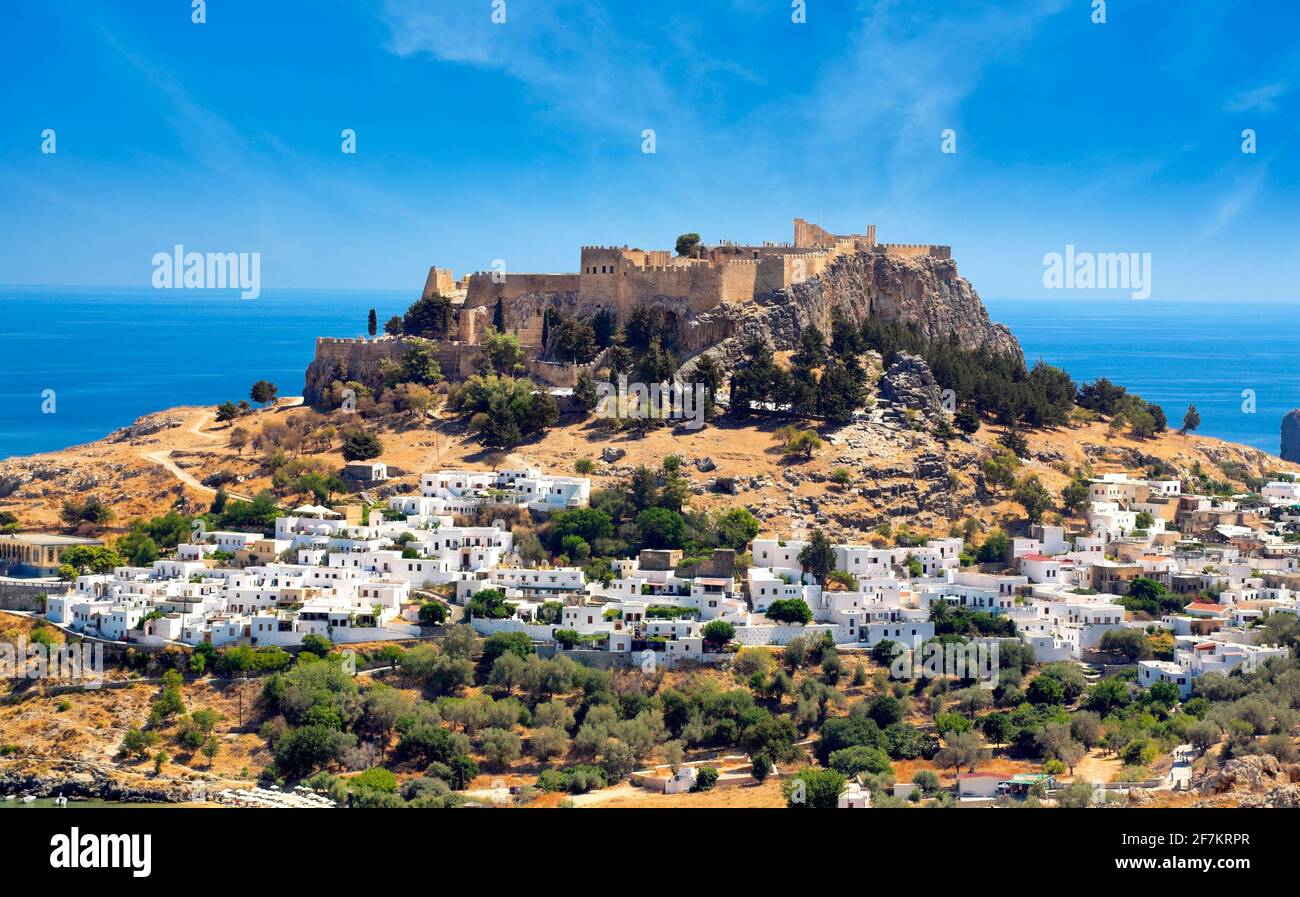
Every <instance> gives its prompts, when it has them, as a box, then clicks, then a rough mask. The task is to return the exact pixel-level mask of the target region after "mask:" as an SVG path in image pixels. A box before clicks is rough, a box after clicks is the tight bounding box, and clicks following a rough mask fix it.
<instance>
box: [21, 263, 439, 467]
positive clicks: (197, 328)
mask: <svg viewBox="0 0 1300 897" xmlns="http://www.w3.org/2000/svg"><path fill="white" fill-rule="evenodd" d="M412 298H413V296H412V295H411V294H410V293H409V292H407V291H393V290H386V291H385V290H365V291H362V290H263V291H262V295H260V296H259V297H258V298H256V299H240V298H239V294H238V292H237V291H225V290H220V291H218V290H202V291H200V290H194V291H188V292H184V291H181V292H178V291H169V290H153V289H148V288H144V289H130V288H123V287H107V288H96V287H0V458H5V457H9V456H12V455H26V454H31V453H34V452H44V451H53V450H55V449H61V448H66V447H67V446H70V445H77V444H80V443H84V442H91V441H93V440H96V439H100V438H102V437H104V436H106V435H107V434H108V433H109V432H111V431H112V430H115V429H117V428H118V427H122V426H125V425H127V424H129V423H131V422H132V421H133V420H135V419H136V418H138V417H140V416H141V415H142V414H148V413H149V412H152V411H160V410H162V409H164V408H170V407H173V406H176V405H198V404H216V403H220V402H223V401H225V400H227V399H232V400H235V401H238V400H239V399H247V398H248V390H249V387H250V386H252V384H253V382H254V381H256V380H259V379H267V380H270V381H271V382H273V383H275V384H276V385H277V386H279V388H280V394H281V395H299V394H300V393H301V391H302V386H303V374H304V372H305V371H306V369H307V365H308V364H309V363H310V362H311V359H312V355H313V353H314V351H315V343H316V337H318V336H359V335H361V334H364V333H365V331H366V315H367V312H368V311H369V310H370V309H371V308H374V309H375V310H376V314H377V316H378V318H379V326H380V327H382V326H383V322H384V321H385V320H387V319H388V318H389V317H391V316H393V315H395V314H401V313H402V312H403V311H404V310H405V309H406V307H407V305H409V304H410V302H411V300H412ZM46 390H53V391H54V400H55V405H54V408H55V411H54V413H53V414H48V413H45V411H44V408H45V407H47V405H46V400H45V396H46V395H47V394H46V393H45V391H46Z"/></svg>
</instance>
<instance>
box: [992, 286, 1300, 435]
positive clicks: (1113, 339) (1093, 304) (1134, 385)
mask: <svg viewBox="0 0 1300 897" xmlns="http://www.w3.org/2000/svg"><path fill="white" fill-rule="evenodd" d="M985 305H986V306H987V308H988V310H989V314H990V316H992V318H993V320H995V321H1001V322H1002V323H1004V324H1006V325H1007V326H1008V327H1010V328H1011V332H1012V333H1014V334H1015V335H1016V338H1017V339H1019V340H1020V345H1021V346H1022V347H1023V348H1024V350H1025V360H1026V361H1027V362H1028V363H1029V364H1031V365H1032V364H1033V363H1034V362H1035V361H1036V360H1037V359H1039V358H1041V359H1042V360H1043V361H1046V362H1047V363H1048V364H1053V365H1056V366H1057V367H1061V368H1064V369H1065V370H1067V371H1069V372H1070V375H1071V376H1073V377H1074V380H1075V382H1076V383H1082V382H1084V381H1087V380H1093V379H1096V378H1097V377H1108V378H1110V379H1111V380H1112V381H1114V382H1116V383H1119V384H1121V385H1123V386H1126V387H1128V389H1129V390H1131V391H1133V392H1136V393H1138V394H1139V395H1141V396H1142V397H1143V398H1145V399H1146V400H1147V401H1150V402H1155V403H1157V404H1158V405H1160V406H1161V407H1162V408H1163V409H1164V410H1165V414H1166V416H1167V417H1168V418H1169V423H1170V426H1171V427H1178V426H1180V425H1181V424H1182V420H1183V413H1184V412H1185V411H1186V410H1187V406H1188V405H1189V404H1193V405H1195V406H1196V409H1197V411H1198V412H1199V413H1200V415H1201V427H1200V429H1199V430H1198V431H1197V432H1198V433H1199V434H1200V435H1202V436H1215V437H1217V438H1219V439H1226V440H1228V441H1229V442H1239V443H1241V444H1243V445H1249V446H1253V447H1255V448H1258V449H1262V450H1264V451H1266V452H1272V453H1274V454H1276V453H1277V451H1278V448H1279V442H1280V436H1279V433H1280V428H1281V425H1282V416H1283V415H1285V414H1286V413H1287V412H1288V411H1290V410H1291V409H1292V408H1297V407H1300V325H1298V322H1297V316H1296V306H1294V305H1292V304H1288V303H1265V302H1213V303H1212V302H1176V301H1175V302H1169V301H1159V302H1158V301H1154V300H1149V299H1148V300H1141V301H1138V300H1133V299H1112V300H1097V299H1078V298H1072V299H1055V298H1053V299H995V300H985ZM1247 390H1249V391H1252V393H1253V396H1254V413H1247V411H1246V410H1244V409H1246V408H1248V407H1250V406H1249V405H1248V404H1247V399H1248V397H1249V394H1244V393H1245V392H1246V391H1247Z"/></svg>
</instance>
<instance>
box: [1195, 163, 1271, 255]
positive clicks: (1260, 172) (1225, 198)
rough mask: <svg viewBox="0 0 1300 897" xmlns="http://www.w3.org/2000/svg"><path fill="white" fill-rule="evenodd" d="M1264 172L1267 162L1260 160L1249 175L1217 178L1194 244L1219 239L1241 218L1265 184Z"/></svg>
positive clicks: (1266, 169)
mask: <svg viewBox="0 0 1300 897" xmlns="http://www.w3.org/2000/svg"><path fill="white" fill-rule="evenodd" d="M1268 169H1269V162H1268V160H1267V159H1260V160H1259V162H1258V163H1257V164H1255V165H1254V166H1252V169H1251V170H1250V171H1249V172H1246V173H1241V172H1235V173H1229V172H1224V173H1222V174H1221V175H1220V177H1219V178H1218V180H1219V181H1220V186H1219V187H1218V190H1217V193H1216V195H1215V196H1214V198H1213V200H1212V201H1211V203H1210V209H1209V211H1208V213H1207V214H1206V216H1205V220H1204V221H1203V222H1202V224H1201V226H1200V228H1199V229H1198V230H1197V232H1196V240H1197V241H1198V242H1204V241H1206V240H1210V239H1213V238H1214V237H1217V236H1219V235H1220V234H1221V233H1223V232H1224V231H1225V230H1227V229H1228V228H1229V227H1231V226H1232V225H1233V224H1234V223H1235V222H1237V220H1238V219H1240V218H1241V216H1242V214H1243V213H1245V212H1246V211H1247V210H1248V209H1249V208H1250V207H1251V206H1252V205H1253V204H1254V202H1255V199H1256V197H1257V196H1258V195H1259V192H1260V190H1261V189H1262V188H1263V187H1264V186H1265V185H1266V184H1267V183H1268Z"/></svg>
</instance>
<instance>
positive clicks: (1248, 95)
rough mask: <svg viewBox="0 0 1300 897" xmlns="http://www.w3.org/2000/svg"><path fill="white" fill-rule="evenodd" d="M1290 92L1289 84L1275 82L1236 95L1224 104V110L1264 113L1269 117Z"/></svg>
mask: <svg viewBox="0 0 1300 897" xmlns="http://www.w3.org/2000/svg"><path fill="white" fill-rule="evenodd" d="M1290 92H1291V85H1290V84H1289V83H1288V82H1286V81H1275V82H1273V83H1272V84H1265V85H1263V86H1261V87H1256V88H1253V89H1251V90H1243V91H1241V92H1240V93H1238V94H1235V95H1234V96H1232V97H1230V98H1229V99H1228V100H1227V101H1226V102H1225V103H1224V104H1223V108H1224V111H1226V112H1262V113H1264V114H1266V115H1267V114H1271V113H1272V112H1275V111H1276V110H1277V101H1278V100H1279V99H1281V98H1282V97H1283V96H1285V95H1286V94H1288V93H1290Z"/></svg>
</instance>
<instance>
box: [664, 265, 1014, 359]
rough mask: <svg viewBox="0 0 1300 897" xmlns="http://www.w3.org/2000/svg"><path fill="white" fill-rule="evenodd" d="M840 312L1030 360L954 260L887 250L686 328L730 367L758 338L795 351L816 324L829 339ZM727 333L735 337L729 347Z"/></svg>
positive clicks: (697, 345) (691, 342) (694, 341)
mask: <svg viewBox="0 0 1300 897" xmlns="http://www.w3.org/2000/svg"><path fill="white" fill-rule="evenodd" d="M837 310H838V311H839V312H840V313H842V314H844V315H845V316H846V317H848V318H849V319H850V320H852V321H855V322H858V323H861V322H862V321H865V320H867V319H868V318H872V317H875V318H880V319H883V320H885V321H891V322H892V321H901V322H908V321H914V322H916V324H917V326H918V327H919V328H920V331H921V334H922V335H923V336H924V337H925V338H926V339H927V340H932V341H937V340H946V339H948V337H949V336H956V338H957V340H958V342H960V343H961V344H962V345H963V346H965V347H966V348H968V349H976V348H981V347H984V348H988V349H991V350H993V351H995V352H1000V353H1002V354H1009V355H1014V356H1016V357H1017V358H1021V359H1023V358H1024V353H1023V352H1022V351H1021V348H1020V343H1018V342H1017V341H1016V338H1015V337H1014V336H1013V335H1012V334H1011V331H1010V330H1008V329H1007V328H1006V327H1005V326H1004V325H1002V324H995V323H993V322H992V321H991V320H989V313H988V311H987V310H986V309H985V308H984V303H983V302H981V301H980V297H979V294H978V293H976V292H975V288H974V287H972V286H971V284H970V281H968V280H967V279H966V278H964V277H962V276H961V275H960V274H958V273H957V264H956V263H955V262H954V261H952V259H944V258H936V257H932V256H922V257H916V258H898V257H894V256H888V255H886V254H885V253H884V251H883V250H880V249H877V250H872V251H867V252H859V253H855V254H853V255H846V256H842V257H841V258H839V259H837V260H836V261H835V263H834V264H833V265H831V267H830V268H829V269H828V270H827V271H826V272H824V273H823V274H821V275H820V276H818V277H814V278H811V279H810V280H807V281H804V282H803V283H798V284H795V285H793V286H791V287H789V288H787V289H783V290H777V291H776V292H773V293H769V294H767V295H765V296H760V297H759V298H758V299H757V300H756V301H755V302H753V303H747V304H744V305H724V306H720V307H719V308H717V309H714V310H711V311H709V312H706V313H705V314H703V315H699V316H697V317H696V318H695V319H694V320H693V321H691V322H690V323H689V324H688V325H687V327H686V339H685V342H686V344H687V345H688V346H689V347H690V348H691V349H693V350H697V351H704V350H707V351H708V353H709V354H710V355H714V356H716V357H718V358H719V359H720V360H721V361H723V363H724V364H729V363H731V362H733V361H734V360H735V359H736V358H738V357H739V355H740V351H741V349H742V348H743V346H744V345H745V343H746V342H748V341H749V339H750V338H751V337H752V336H761V337H763V338H764V339H766V340H767V341H768V342H770V343H771V344H772V345H773V346H775V347H776V348H777V349H794V348H796V347H797V346H798V342H799V334H800V333H801V332H802V331H803V330H804V329H805V328H807V327H808V326H809V325H810V324H815V325H816V326H817V327H818V328H820V329H821V331H822V332H823V333H824V334H826V335H827V336H829V335H830V326H831V317H832V313H833V312H835V311H837ZM723 319H725V320H723ZM724 331H725V332H727V333H729V334H731V335H730V336H729V337H727V338H725V339H722V338H721V337H722V333H723V332H724ZM688 371H689V368H688Z"/></svg>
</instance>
